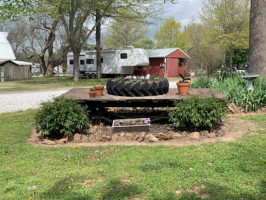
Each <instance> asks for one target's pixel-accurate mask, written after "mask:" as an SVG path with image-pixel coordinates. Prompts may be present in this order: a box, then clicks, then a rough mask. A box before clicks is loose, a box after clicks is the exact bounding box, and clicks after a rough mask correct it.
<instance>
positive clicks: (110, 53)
mask: <svg viewBox="0 0 266 200" xmlns="http://www.w3.org/2000/svg"><path fill="white" fill-rule="evenodd" d="M101 65H102V74H103V75H118V74H133V71H134V67H135V66H147V65H149V57H148V53H147V51H146V50H145V49H140V48H133V47H128V48H125V49H116V50H102V51H101ZM79 68H80V74H81V75H84V76H87V77H96V73H97V63H96V51H95V50H94V51H82V52H81V53H80V56H79ZM67 71H68V73H73V53H72V52H69V53H68V55H67Z"/></svg>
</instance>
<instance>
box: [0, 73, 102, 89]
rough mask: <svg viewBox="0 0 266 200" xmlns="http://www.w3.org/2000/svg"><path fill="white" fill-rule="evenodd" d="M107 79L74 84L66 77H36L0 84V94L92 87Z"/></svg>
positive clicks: (84, 80) (82, 80)
mask: <svg viewBox="0 0 266 200" xmlns="http://www.w3.org/2000/svg"><path fill="white" fill-rule="evenodd" d="M106 82H107V79H85V78H83V79H80V81H79V82H76V83H74V82H73V80H72V76H66V77H65V79H63V77H60V78H59V80H57V78H56V77H38V78H31V79H28V80H22V81H6V82H4V83H0V93H4V92H13V91H29V90H49V89H57V88H58V89H59V88H69V87H83V86H93V85H98V84H104V85H105V84H106Z"/></svg>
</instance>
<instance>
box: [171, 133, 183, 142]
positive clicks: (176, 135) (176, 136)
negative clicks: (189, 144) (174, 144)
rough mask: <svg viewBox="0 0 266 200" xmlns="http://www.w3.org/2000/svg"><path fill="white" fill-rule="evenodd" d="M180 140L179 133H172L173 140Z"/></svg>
mask: <svg viewBox="0 0 266 200" xmlns="http://www.w3.org/2000/svg"><path fill="white" fill-rule="evenodd" d="M180 138H182V135H180V134H179V133H174V135H173V139H174V140H179V139H180Z"/></svg>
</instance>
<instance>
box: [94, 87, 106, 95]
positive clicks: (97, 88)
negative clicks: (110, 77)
mask: <svg viewBox="0 0 266 200" xmlns="http://www.w3.org/2000/svg"><path fill="white" fill-rule="evenodd" d="M94 89H95V92H96V96H102V95H103V89H104V86H94Z"/></svg>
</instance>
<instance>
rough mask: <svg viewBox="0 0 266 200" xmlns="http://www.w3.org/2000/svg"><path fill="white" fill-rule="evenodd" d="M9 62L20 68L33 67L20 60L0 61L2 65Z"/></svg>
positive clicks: (29, 63)
mask: <svg viewBox="0 0 266 200" xmlns="http://www.w3.org/2000/svg"><path fill="white" fill-rule="evenodd" d="M7 62H12V63H14V64H15V65H18V66H25V65H32V63H31V62H25V61H19V60H0V65H1V64H4V63H7Z"/></svg>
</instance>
